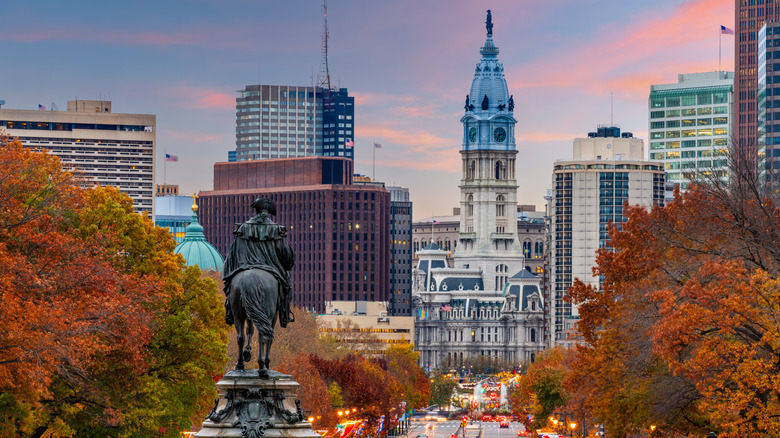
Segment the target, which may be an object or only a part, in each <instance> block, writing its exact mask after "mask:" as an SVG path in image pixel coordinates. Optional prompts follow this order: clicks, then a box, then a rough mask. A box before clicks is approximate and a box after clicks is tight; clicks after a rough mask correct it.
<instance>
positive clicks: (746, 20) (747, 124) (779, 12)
mask: <svg viewBox="0 0 780 438" xmlns="http://www.w3.org/2000/svg"><path fill="white" fill-rule="evenodd" d="M734 16H735V27H734V33H735V35H734V36H735V40H736V41H735V44H734V64H735V72H734V73H735V74H734V106H735V108H734V114H735V123H734V126H735V135H734V138H735V139H736V142H737V144H736V146H738V148H739V150H740V151H743V152H746V153H749V155H748V156H749V157H753V159H759V158H760V157H758V155H757V154H758V152H759V151H758V149H759V144H758V137H759V133H758V96H757V93H758V76H759V72H758V68H759V67H758V31H759V30H760V29H761V27H762V26H763V25H764V23H765V22H767V21H773V20H776V19H778V18H780V2H775V1H773V0H766V1H763V0H758V1H756V0H735V14H734Z"/></svg>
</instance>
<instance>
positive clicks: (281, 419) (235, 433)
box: [195, 370, 320, 438]
mask: <svg viewBox="0 0 780 438" xmlns="http://www.w3.org/2000/svg"><path fill="white" fill-rule="evenodd" d="M298 386H300V385H298V382H296V381H294V380H293V379H292V377H291V376H288V375H286V374H281V373H278V372H276V371H269V376H268V378H264V377H263V378H261V377H260V376H259V375H258V372H257V370H234V371H230V372H228V373H227V374H225V375H224V376H223V377H222V379H221V380H220V381H219V382H217V392H218V393H219V398H218V399H217V402H216V404H215V405H214V408H213V409H212V410H211V412H209V414H208V415H207V416H206V420H205V421H204V422H203V425H202V429H201V430H200V432H198V433H197V434H195V436H196V437H246V438H256V437H260V436H263V437H300V438H314V437H319V436H320V435H319V434H317V433H316V432H314V430H312V428H311V423H309V422H308V421H307V419H306V417H305V415H304V414H303V411H301V408H300V405H299V403H300V402H299V400H298V399H297V398H296V393H297V391H298Z"/></svg>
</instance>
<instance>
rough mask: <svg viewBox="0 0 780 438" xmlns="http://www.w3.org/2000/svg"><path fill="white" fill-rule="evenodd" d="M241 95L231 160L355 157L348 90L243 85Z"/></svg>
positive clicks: (351, 109) (352, 112)
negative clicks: (233, 152) (234, 146)
mask: <svg viewBox="0 0 780 438" xmlns="http://www.w3.org/2000/svg"><path fill="white" fill-rule="evenodd" d="M240 93H241V95H240V96H239V97H237V98H236V150H235V161H248V160H267V159H276V158H294V157H315V156H324V157H346V158H349V159H352V158H353V156H354V153H353V147H354V139H355V136H354V127H353V126H354V116H355V107H354V104H355V98H354V97H350V96H349V93H348V92H347V89H346V88H341V89H339V90H326V89H323V88H318V87H305V86H291V85H290V86H288V85H247V86H246V88H244V89H243V90H241V91H240ZM230 155H231V154H229V156H230ZM231 159H232V157H231Z"/></svg>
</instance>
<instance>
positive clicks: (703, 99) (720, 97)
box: [650, 91, 729, 108]
mask: <svg viewBox="0 0 780 438" xmlns="http://www.w3.org/2000/svg"><path fill="white" fill-rule="evenodd" d="M728 94H729V93H728V92H726V91H723V92H719V93H698V94H689V95H685V96H674V97H666V98H664V97H651V98H650V108H664V107H679V106H694V105H712V104H719V103H728Z"/></svg>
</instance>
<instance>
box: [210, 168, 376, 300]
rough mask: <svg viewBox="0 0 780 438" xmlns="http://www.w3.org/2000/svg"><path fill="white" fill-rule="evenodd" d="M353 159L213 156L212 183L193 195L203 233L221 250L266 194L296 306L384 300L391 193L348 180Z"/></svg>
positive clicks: (222, 252) (222, 250) (226, 247)
mask: <svg viewBox="0 0 780 438" xmlns="http://www.w3.org/2000/svg"><path fill="white" fill-rule="evenodd" d="M352 166H353V164H352V161H351V160H349V159H346V158H338V157H307V158H286V159H277V160H257V161H240V162H229V163H216V164H215V165H214V190H212V191H206V192H201V193H200V194H199V198H198V206H199V217H200V223H201V225H203V228H204V234H205V235H206V239H207V240H208V241H209V242H211V243H212V244H213V245H214V246H215V247H216V248H217V250H219V252H220V253H221V254H222V255H223V256H225V254H226V253H227V250H228V248H229V247H230V243H231V242H232V241H233V234H232V231H233V229H234V227H235V224H237V223H242V222H244V221H246V220H247V219H249V218H250V217H252V216H253V215H254V211H253V210H252V208H251V207H250V204H251V203H252V201H254V200H255V199H256V198H258V197H261V196H266V197H268V198H270V199H272V200H273V201H274V202H275V203H276V207H277V212H278V215H277V216H276V217H274V221H275V222H276V223H279V224H281V225H285V226H286V227H287V230H288V241H289V242H290V244H291V245H292V247H293V250H294V251H295V259H296V260H295V267H294V268H293V269H292V270H291V271H290V276H291V279H292V288H293V303H294V304H295V305H297V306H300V307H304V308H307V309H313V310H315V311H317V312H324V311H325V302H326V301H336V300H338V301H343V300H347V301H353V300H355V301H362V300H367V301H388V299H389V297H390V276H389V271H390V194H389V193H388V191H387V190H386V189H385V188H384V187H382V186H377V185H353V184H352Z"/></svg>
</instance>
